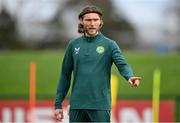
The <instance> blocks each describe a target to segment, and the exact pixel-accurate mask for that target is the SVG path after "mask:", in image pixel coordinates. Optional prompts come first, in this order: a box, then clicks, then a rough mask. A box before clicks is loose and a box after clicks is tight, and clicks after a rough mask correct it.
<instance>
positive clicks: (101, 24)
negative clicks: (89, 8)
mask: <svg viewBox="0 0 180 123" xmlns="http://www.w3.org/2000/svg"><path fill="white" fill-rule="evenodd" d="M103 24H104V22H103V20H101V23H100V28H101V27H102V26H103Z"/></svg>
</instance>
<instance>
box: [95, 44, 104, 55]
mask: <svg viewBox="0 0 180 123" xmlns="http://www.w3.org/2000/svg"><path fill="white" fill-rule="evenodd" d="M96 52H97V53H99V54H102V53H104V47H103V46H98V47H97V48H96Z"/></svg>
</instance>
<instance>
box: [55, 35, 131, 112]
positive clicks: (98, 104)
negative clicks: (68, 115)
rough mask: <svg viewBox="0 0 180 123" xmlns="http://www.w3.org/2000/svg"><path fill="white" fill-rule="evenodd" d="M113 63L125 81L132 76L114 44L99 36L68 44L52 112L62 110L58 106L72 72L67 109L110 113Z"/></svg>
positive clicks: (67, 86)
mask: <svg viewBox="0 0 180 123" xmlns="http://www.w3.org/2000/svg"><path fill="white" fill-rule="evenodd" d="M112 63H115V65H116V67H117V68H118V70H119V72H120V74H121V75H122V76H123V77H124V78H125V79H126V80H128V79H129V78H130V77H132V76H133V72H132V69H131V68H130V66H129V65H128V64H127V62H126V60H125V58H124V56H123V55H122V52H121V50H120V49H119V47H118V45H117V44H116V42H115V41H113V40H111V39H109V38H107V37H105V36H104V35H103V34H102V33H98V35H96V36H95V37H87V36H85V35H83V36H81V37H79V38H77V39H75V40H72V41H70V42H69V44H68V47H67V49H66V53H65V56H64V60H63V64H62V71H61V77H60V80H59V84H58V87H57V94H56V100H55V109H57V108H62V105H61V103H62V101H63V100H64V98H65V96H66V94H67V92H68V89H69V87H70V82H71V73H72V71H73V76H74V79H73V85H72V92H71V97H70V108H71V109H95V110H110V109H111V90H110V77H111V66H112Z"/></svg>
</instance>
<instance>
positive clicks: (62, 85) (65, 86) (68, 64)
mask: <svg viewBox="0 0 180 123" xmlns="http://www.w3.org/2000/svg"><path fill="white" fill-rule="evenodd" d="M71 49H72V48H71V43H69V44H68V47H67V49H66V52H65V55H64V59H63V63H62V70H61V76H60V80H59V83H58V86H57V92H56V99H55V109H59V108H62V104H61V103H62V102H63V100H64V98H65V96H66V94H67V92H68V90H69V87H70V82H71V73H72V70H73V58H72V51H71Z"/></svg>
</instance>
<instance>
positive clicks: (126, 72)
mask: <svg viewBox="0 0 180 123" xmlns="http://www.w3.org/2000/svg"><path fill="white" fill-rule="evenodd" d="M111 53H112V60H113V62H114V63H115V65H116V67H117V68H118V70H119V72H120V74H121V75H122V76H123V77H124V78H125V79H126V80H128V79H129V78H130V77H132V76H134V75H133V71H132V69H131V67H130V65H129V64H128V63H127V61H126V60H125V58H124V56H123V54H122V52H121V50H120V48H119V46H118V45H117V43H116V42H115V41H112V43H111Z"/></svg>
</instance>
